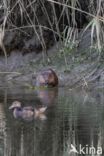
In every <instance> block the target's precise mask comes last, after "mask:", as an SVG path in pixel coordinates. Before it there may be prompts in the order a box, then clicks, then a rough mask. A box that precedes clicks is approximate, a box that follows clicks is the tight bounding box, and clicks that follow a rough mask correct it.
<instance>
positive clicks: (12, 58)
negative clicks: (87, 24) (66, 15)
mask: <svg viewBox="0 0 104 156" xmlns="http://www.w3.org/2000/svg"><path fill="white" fill-rule="evenodd" d="M89 36H90V33H89V35H88V34H87V37H86V35H85V36H84V37H83V39H82V42H81V43H79V44H78V46H77V47H74V48H73V49H71V48H70V47H68V48H69V49H68V48H67V49H66V47H63V45H62V43H60V42H58V43H57V44H55V45H54V46H53V47H52V48H50V49H49V50H48V57H49V58H50V59H46V60H43V53H44V52H41V53H38V54H37V53H35V52H31V53H28V54H25V55H22V53H21V52H19V51H12V52H11V54H10V55H9V56H8V64H7V65H5V58H4V57H3V56H2V57H0V75H1V76H0V85H1V86H2V85H3V86H6V85H11V84H12V85H13V84H17V85H20V86H27V87H28V86H31V87H32V86H34V84H35V77H36V74H37V72H38V71H39V70H41V69H44V68H52V69H53V70H55V72H56V73H57V75H58V77H59V87H68V88H69V89H72V88H79V87H81V88H85V89H88V90H92V89H97V88H103V87H104V63H103V56H102V57H100V56H101V55H103V53H102V54H99V52H97V50H95V49H91V45H90V38H89ZM86 41H87V42H86Z"/></svg>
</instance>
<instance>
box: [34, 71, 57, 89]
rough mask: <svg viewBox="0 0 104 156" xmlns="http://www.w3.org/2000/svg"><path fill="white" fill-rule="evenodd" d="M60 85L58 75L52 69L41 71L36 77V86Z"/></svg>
mask: <svg viewBox="0 0 104 156" xmlns="http://www.w3.org/2000/svg"><path fill="white" fill-rule="evenodd" d="M57 85H58V77H57V75H56V73H55V72H54V71H53V70H52V69H50V68H49V69H45V70H42V71H40V72H39V73H38V74H37V77H36V86H47V87H55V86H57Z"/></svg>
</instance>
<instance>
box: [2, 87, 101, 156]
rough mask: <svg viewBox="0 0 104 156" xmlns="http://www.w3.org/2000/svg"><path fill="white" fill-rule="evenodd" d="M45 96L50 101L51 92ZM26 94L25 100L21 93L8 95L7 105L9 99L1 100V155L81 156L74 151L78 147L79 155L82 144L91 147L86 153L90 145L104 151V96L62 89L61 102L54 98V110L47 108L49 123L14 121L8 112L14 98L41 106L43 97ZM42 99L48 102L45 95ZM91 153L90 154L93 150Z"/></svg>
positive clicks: (45, 121)
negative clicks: (38, 102) (73, 148)
mask: <svg viewBox="0 0 104 156" xmlns="http://www.w3.org/2000/svg"><path fill="white" fill-rule="evenodd" d="M44 94H45V95H46V98H47V97H48V96H47V95H48V94H49V93H48V92H44ZM26 95H27V92H24V95H23V96H22V97H23V98H22V97H21V96H20V97H19V98H18V94H17V95H16V94H15V95H14V96H13V95H10V94H9V95H8V93H7V103H6V104H5V105H4V103H3V101H5V100H4V99H3V96H2V97H1V102H2V103H0V156H35V155H36V156H75V155H76V156H77V155H78V154H77V153H76V154H74V153H71V152H70V150H71V149H72V148H71V147H72V146H74V147H76V149H77V150H78V152H79V145H80V144H81V145H82V146H83V147H87V148H85V149H84V152H86V149H88V148H89V147H90V146H94V147H95V148H96V150H97V148H98V147H102V149H103V148H104V147H103V144H104V139H103V138H104V131H103V129H104V122H103V121H104V106H103V96H102V93H101V94H99V96H96V93H95V94H93V95H92V94H86V93H84V92H83V93H82V92H81V91H78V92H75V91H74V92H69V91H65V90H62V89H59V94H58V97H57V96H56V97H57V99H55V97H54V99H53V100H52V103H53V107H49V108H48V109H47V113H46V115H47V120H44V121H42V120H38V119H37V120H32V121H29V122H27V121H25V120H22V119H21V118H20V119H15V118H13V114H12V113H11V112H10V111H9V110H8V108H9V106H10V105H11V103H12V102H13V101H14V99H18V100H19V101H21V102H23V104H24V106H25V103H26V101H28V102H29V100H30V101H31V104H32V106H33V105H34V107H35V102H34V101H36V103H37V101H38V100H37V98H39V94H38V97H35V96H34V94H33V93H30V95H29V99H28V98H27V96H26ZM49 95H51V94H49ZM52 95H53V93H52ZM25 97H26V98H25ZM34 97H35V99H34ZM41 97H42V99H44V98H43V97H44V96H43V93H42V96H40V98H41ZM79 97H80V98H79ZM46 98H45V99H46ZM42 99H40V100H42ZM50 99H51V98H50ZM54 100H56V101H54ZM44 101H45V100H43V102H44ZM41 102H42V101H41ZM43 105H44V104H43ZM49 106H50V103H49ZM39 107H40V104H39ZM87 151H88V152H89V149H88V150H87ZM86 153H87V152H86ZM82 155H86V156H87V155H90V154H83V153H82ZM94 156H95V155H94ZM98 156H99V155H98Z"/></svg>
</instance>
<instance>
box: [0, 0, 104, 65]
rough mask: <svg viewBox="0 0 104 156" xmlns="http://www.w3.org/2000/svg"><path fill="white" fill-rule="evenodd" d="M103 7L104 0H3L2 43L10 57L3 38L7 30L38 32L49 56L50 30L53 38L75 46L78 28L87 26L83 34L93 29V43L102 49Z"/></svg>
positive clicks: (0, 6) (66, 45) (27, 32)
mask: <svg viewBox="0 0 104 156" xmlns="http://www.w3.org/2000/svg"><path fill="white" fill-rule="evenodd" d="M103 8H104V2H103V1H102V0H85V1H84V2H83V0H63V1H62V0H61V1H60V0H58V1H55V0H38V1H36V0H30V1H29V0H17V1H16V0H1V5H0V13H1V17H0V23H1V27H0V47H1V49H2V50H3V51H4V55H5V58H6V60H7V52H8V51H7V52H6V49H5V46H4V42H3V41H4V36H5V33H6V32H8V31H18V32H19V33H22V35H23V34H24V36H25V38H28V37H30V36H31V35H32V34H33V33H34V34H35V35H36V37H37V40H38V42H39V43H40V44H41V46H42V49H43V50H44V53H43V57H45V56H47V48H48V44H49V42H48V41H47V39H48V40H50V33H51V34H52V36H53V38H52V39H51V40H54V42H57V40H61V41H62V42H64V45H65V47H68V45H69V46H71V48H72V47H73V45H75V44H76V43H78V32H79V31H81V30H83V33H82V35H83V34H84V33H85V31H87V29H91V45H92V47H93V46H95V47H96V48H97V49H98V50H99V52H101V50H102V48H103V42H104V35H103V34H104V18H103V15H104V9H103ZM47 34H48V38H47ZM46 38H47V39H46ZM76 41H77V42H76ZM6 62H7V61H6Z"/></svg>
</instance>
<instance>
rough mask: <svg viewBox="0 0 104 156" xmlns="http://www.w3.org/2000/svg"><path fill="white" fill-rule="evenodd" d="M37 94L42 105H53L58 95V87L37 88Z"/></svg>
mask: <svg viewBox="0 0 104 156" xmlns="http://www.w3.org/2000/svg"><path fill="white" fill-rule="evenodd" d="M37 96H38V98H39V100H40V101H41V104H42V105H43V106H47V107H49V106H53V105H54V103H55V101H56V99H57V96H58V88H57V87H55V88H51V89H39V90H37Z"/></svg>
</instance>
